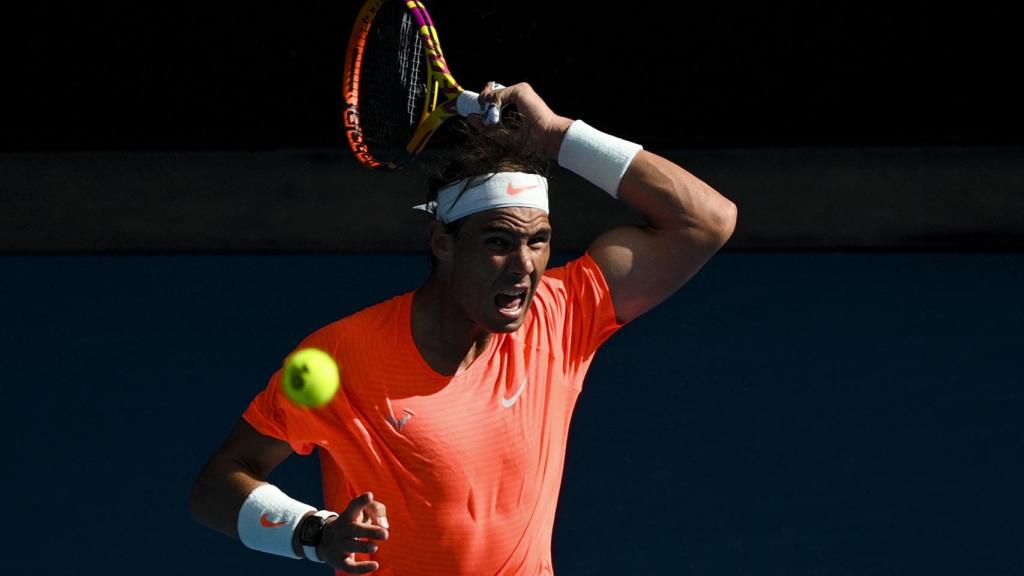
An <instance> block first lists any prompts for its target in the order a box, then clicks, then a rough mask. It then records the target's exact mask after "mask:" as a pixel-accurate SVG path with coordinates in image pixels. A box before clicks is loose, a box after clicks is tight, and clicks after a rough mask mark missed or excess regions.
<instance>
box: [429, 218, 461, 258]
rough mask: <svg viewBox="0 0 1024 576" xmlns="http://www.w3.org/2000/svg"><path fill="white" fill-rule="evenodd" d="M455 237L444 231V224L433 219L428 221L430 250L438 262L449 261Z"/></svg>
mask: <svg viewBox="0 0 1024 576" xmlns="http://www.w3.org/2000/svg"><path fill="white" fill-rule="evenodd" d="M454 244H455V238H454V237H452V235H451V234H448V233H447V232H445V231H444V224H442V223H441V222H438V221H437V220H434V221H433V222H431V223H430V251H431V252H432V253H433V254H434V258H437V260H438V262H451V260H452V256H453V250H454Z"/></svg>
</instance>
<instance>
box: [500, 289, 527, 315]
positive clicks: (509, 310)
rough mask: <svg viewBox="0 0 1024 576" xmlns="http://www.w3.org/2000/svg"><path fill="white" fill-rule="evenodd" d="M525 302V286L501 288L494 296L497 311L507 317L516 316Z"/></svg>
mask: <svg viewBox="0 0 1024 576" xmlns="http://www.w3.org/2000/svg"><path fill="white" fill-rule="evenodd" d="M525 303H526V289H525V288H512V289H510V290H502V291H501V292H498V294H497V295H496V296H495V297H494V305H495V306H496V307H497V309H498V313H499V314H501V315H502V316H505V317H507V318H518V317H519V314H520V312H522V311H523V305H524V304H525Z"/></svg>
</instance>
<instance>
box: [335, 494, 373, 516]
mask: <svg viewBox="0 0 1024 576" xmlns="http://www.w3.org/2000/svg"><path fill="white" fill-rule="evenodd" d="M371 502H373V493H372V492H364V493H362V494H360V495H359V496H356V497H355V498H353V499H352V501H351V502H349V504H348V508H345V510H344V511H343V512H342V513H341V514H339V515H338V516H339V518H338V519H339V520H343V521H345V522H346V523H350V522H358V521H359V519H360V516H361V515H362V513H363V508H366V507H367V506H369V505H370V503H371Z"/></svg>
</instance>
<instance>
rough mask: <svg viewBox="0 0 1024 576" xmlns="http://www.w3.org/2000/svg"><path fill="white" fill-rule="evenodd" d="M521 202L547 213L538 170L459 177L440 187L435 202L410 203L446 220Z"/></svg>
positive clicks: (544, 189) (543, 180)
mask: <svg viewBox="0 0 1024 576" xmlns="http://www.w3.org/2000/svg"><path fill="white" fill-rule="evenodd" d="M510 206H521V207H524V208H539V209H541V210H543V211H544V213H545V214H548V213H549V212H548V180H547V178H545V177H543V176H541V175H540V174H526V173H524V172H495V173H494V174H484V175H482V176H474V177H472V178H463V179H462V180H459V181H458V182H454V183H452V184H449V185H447V186H445V187H444V188H441V189H440V190H438V192H437V201H436V202H427V203H426V204H420V205H418V206H413V208H415V209H417V210H423V211H424V212H429V213H431V214H433V215H434V217H435V218H437V219H438V220H440V221H441V222H444V223H445V224H448V223H449V222H454V221H456V220H458V219H459V218H465V217H466V216H469V215H470V214H476V213H477V212H483V211H484V210H490V209H492V208H507V207H510Z"/></svg>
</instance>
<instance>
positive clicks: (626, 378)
mask: <svg viewBox="0 0 1024 576" xmlns="http://www.w3.org/2000/svg"><path fill="white" fill-rule="evenodd" d="M425 270H426V265H425V257H423V256H420V255H408V256H404V255H403V256H399V255H388V256H182V255H173V256H172V255H168V256H38V257H36V256H33V257H30V256H4V257H0V314H2V319H0V322H2V330H0V350H3V355H4V357H3V367H4V370H3V375H4V377H3V378H0V401H2V402H0V410H2V412H3V416H4V417H3V419H2V424H0V426H2V427H3V428H2V431H3V433H4V436H3V437H4V438H5V439H6V440H7V442H6V448H5V456H4V458H2V459H0V471H2V474H0V482H2V486H3V488H4V494H5V500H6V501H5V503H4V504H3V505H2V507H0V508H2V509H3V515H4V517H5V519H6V520H5V522H4V524H3V526H4V527H3V528H2V530H3V536H4V538H3V541H4V542H5V543H6V544H5V546H4V550H5V553H4V554H2V555H0V573H2V574H5V575H7V574H10V575H21V574H91V573H105V574H128V573H144V574H149V575H152V576H157V575H163V574H167V575H170V574H176V575H177V574H183V573H184V574H211V575H213V574H216V575H222V574H238V573H245V574H249V575H252V576H255V575H259V574H268V575H269V574H280V573H282V572H286V573H289V574H325V573H329V572H328V571H327V570H326V569H325V568H323V567H321V566H315V565H312V564H308V563H300V562H297V561H290V560H284V559H279V558H273V557H269V556H266V555H262V554H259V553H256V552H251V551H248V550H246V549H244V548H243V547H242V546H241V545H239V544H237V543H235V542H233V541H231V540H230V539H228V538H226V537H223V536H221V535H219V534H216V533H214V532H211V531H209V530H206V529H204V528H201V527H199V526H198V525H196V524H194V523H192V521H191V519H190V517H189V515H188V511H187V496H188V492H189V488H190V485H191V482H192V480H193V479H194V477H195V475H196V473H197V472H198V471H199V469H200V468H201V467H202V465H203V464H204V462H205V460H206V459H207V457H208V456H209V455H210V453H211V452H212V451H213V450H215V449H216V448H217V446H218V445H219V443H220V442H221V440H222V439H223V438H224V436H225V435H226V434H227V432H228V431H229V429H230V428H231V426H232V425H233V424H234V422H235V421H236V420H237V418H238V416H239V415H240V413H241V412H242V410H244V408H245V406H246V405H247V403H248V401H249V399H250V398H251V397H252V396H253V395H254V394H255V393H257V392H258V391H259V390H260V389H261V388H262V387H263V385H264V384H265V382H266V379H267V377H268V376H269V375H270V373H271V372H272V371H273V370H274V369H275V368H276V367H277V366H278V365H279V364H280V362H281V359H282V358H283V356H284V355H285V354H286V353H287V352H288V351H289V350H290V349H291V348H292V347H293V346H294V345H295V344H296V343H297V342H298V341H299V340H300V339H301V338H302V336H304V335H305V334H306V333H308V332H309V331H311V330H313V329H315V328H317V327H319V326H320V325H322V324H324V323H326V322H328V321H330V320H332V319H334V318H337V317H340V316H342V315H345V314H347V313H349V312H352V311H355V310H358V309H360V308H362V307H364V306H366V305H369V304H372V303H374V302H376V301H379V300H381V299H383V298H385V297H387V296H390V295H391V294H394V293H397V292H400V291H406V290H411V289H414V288H415V287H416V286H417V284H418V283H419V281H420V280H421V279H422V277H423V276H424V274H425ZM1022 295H1024V255H1021V254H842V253H815V254H788V253H770V254H769V253H766V254H743V253H726V254H722V255H720V256H718V257H717V258H716V259H715V260H714V261H712V263H711V264H710V265H709V266H708V267H707V268H706V269H705V270H704V271H703V272H702V273H701V274H700V275H699V276H698V277H697V278H696V279H694V280H693V281H692V282H691V283H690V284H689V285H688V286H687V287H685V288H684V289H683V290H682V291H681V292H680V293H678V294H677V295H676V296H675V297H673V298H672V299H671V300H670V301H668V302H667V303H665V304H664V305H663V306H662V307H660V308H659V309H657V310H656V311H655V312H653V313H651V314H648V315H647V316H646V317H644V318H641V319H639V320H638V321H636V322H635V323H634V324H632V325H630V326H628V327H626V328H625V329H623V330H622V331H621V332H620V333H619V334H618V335H616V336H615V337H614V338H613V339H612V340H611V341H609V343H608V344H607V345H606V347H605V348H604V349H603V350H602V352H600V353H599V354H598V357H597V360H596V361H595V362H594V365H593V368H592V370H591V374H590V377H589V380H588V383H587V388H586V391H585V392H584V394H583V396H582V397H581V399H580V403H579V406H578V408H577V412H576V418H575V422H574V428H573V432H572V435H571V438H570V448H569V455H568V461H567V470H566V476H565V481H564V488H563V494H562V502H561V504H560V508H559V519H558V523H557V525H556V530H555V543H554V546H555V567H556V570H558V573H559V574H561V575H563V576H565V575H577V574H578V575H584V574H596V573H599V572H600V573H641V574H668V573H680V574H681V573H692V574H730V575H731V574H780V575H781V574H787V575H792V574H915V573H916V574H923V573H929V574H951V575H952V574H956V575H961V574H968V573H970V574H1019V573H1020V572H1019V570H1020V566H1021V562H1020V555H1019V551H1020V543H1021V542H1022V541H1024V530H1022V528H1021V521H1020V519H1021V518H1022V517H1024V506H1022V498H1021V496H1020V493H1019V488H1020V486H1022V485H1024V473H1022V470H1021V465H1022V457H1024V446H1022V444H1024V425H1022V424H1021V421H1022V416H1021V415H1022V408H1024V393H1022V392H1021V385H1022V384H1024V346H1022V341H1024V339H1022V334H1021V332H1022V329H1024V305H1022V304H1021V296H1022ZM273 480H274V482H275V483H277V484H278V485H280V486H282V487H284V488H285V489H286V490H287V491H288V492H290V493H291V494H293V495H294V496H296V497H298V498H300V499H304V500H307V501H311V502H317V501H319V481H318V468H317V466H316V462H315V460H314V459H312V458H292V459H290V460H289V461H287V462H286V463H285V464H284V465H282V467H281V468H280V469H279V470H278V471H277V472H275V476H274V477H273Z"/></svg>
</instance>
